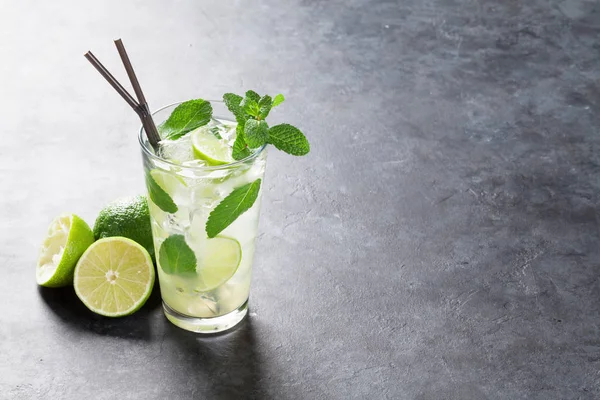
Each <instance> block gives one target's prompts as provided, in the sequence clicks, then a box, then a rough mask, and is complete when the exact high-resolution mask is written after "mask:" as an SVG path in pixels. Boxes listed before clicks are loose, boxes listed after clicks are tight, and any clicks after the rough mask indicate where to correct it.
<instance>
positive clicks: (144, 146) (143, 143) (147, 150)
mask: <svg viewBox="0 0 600 400" xmlns="http://www.w3.org/2000/svg"><path fill="white" fill-rule="evenodd" d="M206 101H208V102H209V103H220V104H225V103H224V102H222V101H220V100H206ZM181 103H183V101H176V102H175V103H171V104H167V105H165V106H162V107H160V108H158V109H156V110H154V111H152V113H151V115H155V114H156V113H158V112H160V111H162V110H164V109H166V108H169V107H173V106H177V105H179V104H181ZM227 121H230V122H235V121H233V120H231V119H227ZM236 124H237V122H236ZM145 139H146V137H145V135H144V126H143V125H142V126H140V131H139V134H138V142H139V143H140V146H141V147H142V151H143V152H144V154H145V155H146V156H147V157H149V158H151V159H153V160H156V161H159V162H161V163H165V164H168V165H172V166H174V167H176V168H178V169H187V170H193V171H218V170H223V169H231V168H235V167H237V166H239V165H241V164H244V163H246V162H248V161H251V160H253V159H255V158H256V157H258V156H259V155H260V154H261V153H262V152H263V151H264V150H265V148H266V147H267V145H266V144H265V145H263V146H262V147H260V148H258V149H257V150H256V151H255V152H254V153H252V154H250V155H249V156H248V157H246V158H243V159H241V160H235V161H234V162H232V163H229V164H222V165H204V166H189V165H181V164H177V163H176V162H173V161H170V160H167V159H166V158H162V157H160V156H158V155H156V154H154V153H153V151H152V150H151V149H150V148H149V147H148V142H147V140H145Z"/></svg>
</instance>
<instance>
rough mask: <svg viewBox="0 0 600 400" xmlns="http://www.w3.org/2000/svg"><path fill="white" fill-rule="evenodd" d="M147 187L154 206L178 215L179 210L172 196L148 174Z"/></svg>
mask: <svg viewBox="0 0 600 400" xmlns="http://www.w3.org/2000/svg"><path fill="white" fill-rule="evenodd" d="M146 186H147V187H148V194H149V195H150V200H152V202H153V203H154V204H156V205H157V206H158V207H159V208H160V209H161V210H163V211H164V212H168V213H171V214H173V213H176V212H177V210H178V208H177V204H175V202H174V201H173V199H172V198H171V196H169V194H168V193H167V192H165V191H164V189H163V188H161V187H160V185H159V184H158V183H156V181H155V180H154V178H153V177H152V175H150V173H147V174H146Z"/></svg>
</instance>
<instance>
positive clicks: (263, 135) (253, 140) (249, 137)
mask: <svg viewBox="0 0 600 400" xmlns="http://www.w3.org/2000/svg"><path fill="white" fill-rule="evenodd" d="M244 138H245V139H246V143H247V144H248V146H249V147H252V148H256V147H260V146H263V145H264V144H265V143H267V139H268V138H269V125H267V123H266V122H265V121H257V120H255V119H249V120H247V121H246V125H245V126H244Z"/></svg>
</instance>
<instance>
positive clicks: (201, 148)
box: [191, 127, 234, 165]
mask: <svg viewBox="0 0 600 400" xmlns="http://www.w3.org/2000/svg"><path fill="white" fill-rule="evenodd" d="M191 136H192V146H193V148H194V155H195V156H196V158H199V159H202V160H204V161H206V162H207V163H208V164H210V165H223V164H229V163H232V162H233V161H234V160H233V157H232V156H231V147H229V145H228V144H227V143H226V142H225V140H223V139H219V138H217V137H216V136H215V135H214V134H213V133H212V132H211V131H209V130H208V129H207V128H206V127H201V128H198V129H196V130H195V131H193V132H192V133H191Z"/></svg>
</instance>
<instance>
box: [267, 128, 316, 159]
mask: <svg viewBox="0 0 600 400" xmlns="http://www.w3.org/2000/svg"><path fill="white" fill-rule="evenodd" d="M268 142H269V143H271V144H272V145H274V146H275V147H277V148H278V149H279V150H281V151H285V152H286V153H288V154H291V155H293V156H303V155H305V154H307V153H308V152H309V151H310V145H309V144H308V140H306V137H305V136H304V134H303V133H302V132H300V130H299V129H298V128H296V127H295V126H292V125H289V124H279V125H275V126H272V127H271V128H270V129H269V138H268Z"/></svg>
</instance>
